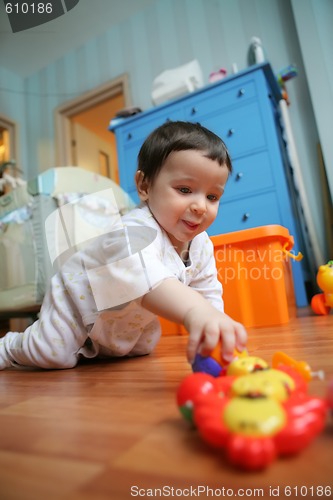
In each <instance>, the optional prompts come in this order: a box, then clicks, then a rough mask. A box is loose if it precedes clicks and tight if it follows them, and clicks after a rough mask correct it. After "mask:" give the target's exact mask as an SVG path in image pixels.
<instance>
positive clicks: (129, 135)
mask: <svg viewBox="0 0 333 500" xmlns="http://www.w3.org/2000/svg"><path fill="white" fill-rule="evenodd" d="M132 137H133V136H132V134H131V133H130V132H129V133H128V134H127V140H128V141H129V140H130V139H132Z"/></svg>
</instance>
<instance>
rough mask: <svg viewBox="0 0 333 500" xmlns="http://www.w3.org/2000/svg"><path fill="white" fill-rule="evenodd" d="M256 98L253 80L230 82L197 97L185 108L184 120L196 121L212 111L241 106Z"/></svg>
mask: <svg viewBox="0 0 333 500" xmlns="http://www.w3.org/2000/svg"><path fill="white" fill-rule="evenodd" d="M253 97H256V86H255V82H254V81H253V80H248V81H244V82H242V84H240V83H237V82H230V83H229V85H227V84H226V86H225V87H223V88H220V87H217V88H215V89H214V87H212V88H211V89H209V91H207V92H206V93H205V94H204V95H203V97H202V98H201V99H200V97H197V98H196V99H195V101H194V100H193V101H192V102H190V103H189V104H188V105H186V106H185V120H188V121H198V120H200V118H201V117H202V116H205V115H207V114H209V113H212V112H214V111H216V110H217V109H218V110H223V109H224V108H228V107H229V106H235V105H237V104H242V103H244V102H246V101H248V100H249V99H252V98H253Z"/></svg>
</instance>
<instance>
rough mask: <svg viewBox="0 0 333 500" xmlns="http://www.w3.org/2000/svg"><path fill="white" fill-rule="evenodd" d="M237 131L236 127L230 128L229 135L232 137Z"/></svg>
mask: <svg viewBox="0 0 333 500" xmlns="http://www.w3.org/2000/svg"><path fill="white" fill-rule="evenodd" d="M234 133H235V129H234V128H229V130H228V137H231V136H232V135H234Z"/></svg>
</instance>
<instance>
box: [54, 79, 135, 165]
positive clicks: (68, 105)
mask: <svg viewBox="0 0 333 500" xmlns="http://www.w3.org/2000/svg"><path fill="white" fill-rule="evenodd" d="M120 93H121V94H123V96H124V102H125V107H127V106H130V105H131V97H130V92H129V79H128V74H127V73H124V74H122V75H120V76H119V77H117V78H114V79H113V80H110V81H109V82H107V83H104V84H103V85H100V86H98V87H96V88H94V89H92V90H89V91H88V92H85V93H84V94H81V95H80V96H79V97H76V98H74V99H72V100H70V101H67V102H65V103H64V104H61V105H60V106H58V107H57V108H56V109H55V143H56V162H57V165H59V166H63V167H64V166H71V165H72V164H73V162H72V157H73V155H72V130H71V127H72V123H71V118H72V117H73V116H74V115H76V114H78V113H80V112H82V111H85V110H86V109H88V108H91V107H93V106H94V105H96V104H100V103H101V102H103V101H106V100H107V99H111V98H112V97H114V96H116V95H119V94H120ZM111 118H112V117H110V119H111Z"/></svg>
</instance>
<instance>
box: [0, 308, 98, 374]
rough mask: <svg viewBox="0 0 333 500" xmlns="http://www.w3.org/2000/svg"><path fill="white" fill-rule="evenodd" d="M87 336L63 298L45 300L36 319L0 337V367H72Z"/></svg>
mask: <svg viewBox="0 0 333 500" xmlns="http://www.w3.org/2000/svg"><path fill="white" fill-rule="evenodd" d="M87 336H88V335H87V331H86V328H85V327H84V325H83V323H82V320H81V319H80V318H79V317H75V316H74V314H73V309H72V307H70V304H69V302H68V301H67V300H64V301H63V302H61V303H60V304H57V303H56V304H55V303H52V301H51V300H50V301H48V300H46V301H44V304H43V307H42V309H41V313H40V318H39V320H37V321H36V322H35V323H33V324H32V325H31V326H29V327H28V328H27V329H26V330H25V332H23V333H18V332H8V333H7V334H6V335H5V337H3V338H1V339H0V369H5V368H8V367H10V366H15V365H21V366H36V367H40V368H72V367H73V366H75V365H76V364H77V361H78V350H79V349H80V348H81V347H82V346H83V345H84V343H85V341H86V339H87Z"/></svg>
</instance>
